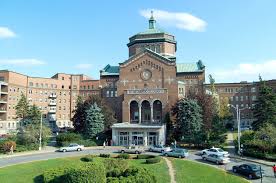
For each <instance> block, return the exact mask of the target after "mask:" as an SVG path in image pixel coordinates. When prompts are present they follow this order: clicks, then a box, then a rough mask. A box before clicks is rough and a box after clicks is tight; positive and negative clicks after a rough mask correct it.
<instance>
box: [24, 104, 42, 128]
mask: <svg viewBox="0 0 276 183" xmlns="http://www.w3.org/2000/svg"><path fill="white" fill-rule="evenodd" d="M40 120H41V111H40V110H39V108H38V107H37V106H36V105H32V106H31V107H30V108H29V110H28V114H27V121H28V122H29V124H30V123H31V124H40Z"/></svg>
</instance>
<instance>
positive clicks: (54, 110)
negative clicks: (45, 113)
mask: <svg viewBox="0 0 276 183" xmlns="http://www.w3.org/2000/svg"><path fill="white" fill-rule="evenodd" d="M56 111H57V110H56V109H50V110H49V113H56Z"/></svg>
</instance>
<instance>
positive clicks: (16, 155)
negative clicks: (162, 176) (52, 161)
mask: <svg viewBox="0 0 276 183" xmlns="http://www.w3.org/2000/svg"><path fill="white" fill-rule="evenodd" d="M121 148H122V147H120V146H106V147H105V149H114V150H117V149H118V150H119V149H121ZM58 149H59V148H55V147H50V146H47V147H46V148H45V147H44V148H42V150H41V151H38V150H37V151H25V152H19V153H14V154H12V155H11V154H2V155H0V159H2V158H10V157H18V156H26V155H36V154H44V153H52V152H56V151H57V150H58ZM86 149H87V150H88V149H104V147H103V146H91V147H85V148H84V150H86Z"/></svg>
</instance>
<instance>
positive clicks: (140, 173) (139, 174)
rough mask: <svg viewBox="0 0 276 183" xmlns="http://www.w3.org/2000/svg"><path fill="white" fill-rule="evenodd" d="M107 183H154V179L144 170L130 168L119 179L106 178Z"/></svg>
mask: <svg viewBox="0 0 276 183" xmlns="http://www.w3.org/2000/svg"><path fill="white" fill-rule="evenodd" d="M107 182H108V183H119V182H126V183H128V182H131V183H156V182H157V181H156V177H155V176H154V175H153V174H152V173H151V172H150V171H148V170H147V169H145V168H138V167H137V168H136V167H131V168H129V169H127V170H126V171H125V172H124V173H123V174H122V175H121V176H120V177H117V178H116V177H108V178H107Z"/></svg>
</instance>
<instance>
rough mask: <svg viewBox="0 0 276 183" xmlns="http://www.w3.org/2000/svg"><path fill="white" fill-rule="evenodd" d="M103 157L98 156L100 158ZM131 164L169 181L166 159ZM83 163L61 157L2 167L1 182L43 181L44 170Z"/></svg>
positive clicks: (162, 182)
mask: <svg viewBox="0 0 276 183" xmlns="http://www.w3.org/2000/svg"><path fill="white" fill-rule="evenodd" d="M100 159H102V158H97V160H100ZM128 161H129V164H130V165H134V166H140V167H145V168H147V169H148V170H149V171H152V172H153V173H154V174H155V175H156V178H157V180H158V182H160V183H169V180H170V178H169V174H168V169H167V166H166V163H165V162H164V160H162V162H160V163H157V164H145V163H144V162H145V160H135V159H133V160H128ZM79 163H83V162H81V161H80V157H70V158H59V159H51V160H46V161H37V162H32V163H25V164H19V165H14V166H9V167H5V168H0V182H1V183H15V182H16V183H29V182H41V176H40V175H41V174H42V173H43V172H44V170H46V169H49V168H54V167H60V166H75V165H76V164H79Z"/></svg>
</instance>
